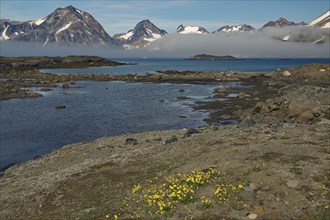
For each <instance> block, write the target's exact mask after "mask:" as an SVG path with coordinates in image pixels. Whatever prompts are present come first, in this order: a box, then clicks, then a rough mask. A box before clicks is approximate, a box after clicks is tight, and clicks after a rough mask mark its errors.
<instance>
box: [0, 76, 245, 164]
mask: <svg viewBox="0 0 330 220" xmlns="http://www.w3.org/2000/svg"><path fill="white" fill-rule="evenodd" d="M75 86H76V87H77V88H70V89H62V88H56V89H54V90H52V91H47V92H42V94H43V95H44V97H40V98H33V99H13V100H6V101H1V102H0V105H1V130H0V135H1V142H0V150H1V154H0V162H1V167H4V166H6V165H8V164H9V163H16V162H20V161H24V160H28V159H32V158H33V157H35V156H36V155H42V154H45V153H49V152H51V151H52V150H54V149H57V148H59V147H61V146H63V145H65V144H70V143H76V142H81V141H87V140H93V139H96V138H99V137H102V136H105V135H106V136H115V135H121V134H126V133H136V132H142V131H151V130H163V129H176V128H192V127H198V126H201V125H205V122H204V121H203V118H205V117H207V113H206V112H203V111H193V109H192V105H193V104H194V103H195V101H200V100H204V101H205V100H208V99H209V97H210V96H211V95H212V92H213V89H214V88H216V87H219V86H220V85H189V84H183V85H182V84H180V85H179V84H166V83H165V84H153V83H126V82H93V81H79V82H77V84H76V85H75ZM222 86H225V87H237V86H240V83H226V84H224V85H222ZM38 89H39V88H38ZM38 89H37V88H36V89H35V90H38ZM180 89H184V90H185V92H180V91H179V90H180ZM182 95H184V96H188V97H190V98H191V99H187V100H178V99H176V97H177V96H182ZM161 99H164V100H165V102H164V103H162V102H160V100H161ZM58 103H63V104H65V105H66V108H64V109H55V105H56V104H58ZM182 116H184V117H186V118H182Z"/></svg>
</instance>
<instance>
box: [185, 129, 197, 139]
mask: <svg viewBox="0 0 330 220" xmlns="http://www.w3.org/2000/svg"><path fill="white" fill-rule="evenodd" d="M197 133H199V131H198V130H197V129H195V128H190V129H188V130H187V131H186V133H185V134H184V135H183V137H190V136H191V135H192V134H197Z"/></svg>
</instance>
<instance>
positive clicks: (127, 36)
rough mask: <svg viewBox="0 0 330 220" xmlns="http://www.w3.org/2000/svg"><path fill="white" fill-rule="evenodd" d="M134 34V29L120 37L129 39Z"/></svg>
mask: <svg viewBox="0 0 330 220" xmlns="http://www.w3.org/2000/svg"><path fill="white" fill-rule="evenodd" d="M133 34H134V32H133V30H131V31H129V32H128V33H127V34H124V35H122V36H120V37H119V38H122V39H125V40H128V39H129V38H130V37H131V36H132V35H133Z"/></svg>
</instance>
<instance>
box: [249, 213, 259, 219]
mask: <svg viewBox="0 0 330 220" xmlns="http://www.w3.org/2000/svg"><path fill="white" fill-rule="evenodd" d="M257 217H258V215H257V214H255V213H251V214H250V215H248V218H249V219H256V218H257Z"/></svg>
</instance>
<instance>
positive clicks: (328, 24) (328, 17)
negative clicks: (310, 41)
mask: <svg viewBox="0 0 330 220" xmlns="http://www.w3.org/2000/svg"><path fill="white" fill-rule="evenodd" d="M306 27H317V28H330V10H329V11H327V12H325V13H324V14H323V15H321V16H320V17H318V18H316V19H315V20H313V21H311V22H309V23H308V24H307V25H306Z"/></svg>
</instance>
